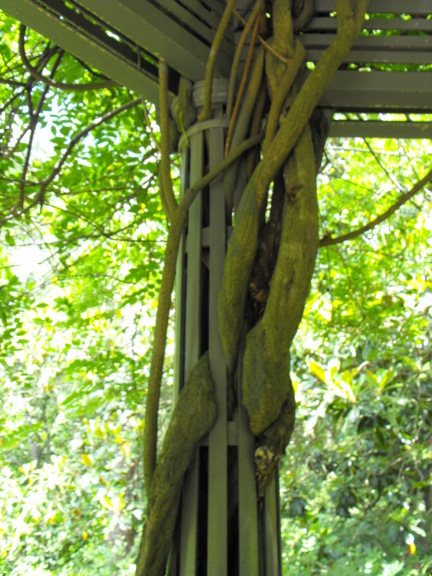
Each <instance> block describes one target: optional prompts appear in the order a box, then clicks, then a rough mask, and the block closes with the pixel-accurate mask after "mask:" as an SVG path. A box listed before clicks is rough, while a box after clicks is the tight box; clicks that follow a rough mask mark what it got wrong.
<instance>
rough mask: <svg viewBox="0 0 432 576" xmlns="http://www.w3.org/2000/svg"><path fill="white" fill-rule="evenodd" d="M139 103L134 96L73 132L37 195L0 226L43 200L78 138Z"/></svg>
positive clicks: (3, 220) (12, 212) (12, 213)
mask: <svg viewBox="0 0 432 576" xmlns="http://www.w3.org/2000/svg"><path fill="white" fill-rule="evenodd" d="M140 103H141V98H135V99H134V100H130V101H129V102H126V103H125V104H123V105H122V106H120V107H119V108H116V109H115V110H111V111H110V112H107V113H106V114H104V115H103V116H100V117H99V118H97V119H96V120H94V121H93V122H92V123H91V124H89V125H88V126H87V127H86V128H84V129H83V130H81V131H80V132H78V133H77V134H75V136H74V137H73V138H72V140H71V141H70V142H69V145H68V147H67V148H66V150H65V152H64V154H63V156H62V157H61V158H60V160H59V161H58V162H57V164H56V166H55V167H54V168H53V170H52V172H51V174H50V175H49V176H48V178H46V179H45V180H43V182H40V183H39V186H40V190H39V192H38V194H37V196H36V197H35V198H34V199H33V201H32V202H30V204H29V205H28V206H26V207H25V208H23V209H21V210H20V209H19V207H17V208H16V209H15V210H12V211H11V213H10V214H8V215H7V216H5V217H4V218H3V219H2V220H0V227H1V226H2V225H3V224H5V223H6V222H8V221H9V220H12V218H15V217H16V216H22V215H23V214H25V213H27V212H28V211H29V210H31V209H32V208H33V207H34V206H36V204H39V203H41V202H43V200H44V196H45V192H46V190H47V188H48V186H49V185H50V184H51V183H52V182H53V180H54V179H55V178H56V177H57V176H58V174H59V173H60V171H61V169H62V167H63V165H64V163H65V162H66V160H67V159H68V158H69V156H70V155H71V153H72V151H73V149H74V148H75V146H76V145H77V144H78V142H80V140H82V139H83V138H85V136H87V135H88V134H89V133H90V132H91V131H92V130H94V129H95V128H97V127H98V126H100V125H101V124H103V123H104V122H108V121H109V120H111V119H112V118H114V117H115V116H117V115H118V114H121V113H122V112H124V111H125V110H129V108H133V107H134V106H138V105H139V104H140ZM32 185H33V184H32Z"/></svg>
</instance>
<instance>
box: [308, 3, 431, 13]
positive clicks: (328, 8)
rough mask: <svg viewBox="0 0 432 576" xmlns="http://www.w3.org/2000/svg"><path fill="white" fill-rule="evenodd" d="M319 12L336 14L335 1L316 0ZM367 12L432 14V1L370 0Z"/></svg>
mask: <svg viewBox="0 0 432 576" xmlns="http://www.w3.org/2000/svg"><path fill="white" fill-rule="evenodd" d="M315 7H316V11H317V12H334V11H335V0H315ZM367 12H368V13H369V14H371V13H374V12H375V13H376V12H378V13H383V14H424V15H425V16H427V15H429V14H430V12H431V3H430V0H370V2H369V4H368V7H367Z"/></svg>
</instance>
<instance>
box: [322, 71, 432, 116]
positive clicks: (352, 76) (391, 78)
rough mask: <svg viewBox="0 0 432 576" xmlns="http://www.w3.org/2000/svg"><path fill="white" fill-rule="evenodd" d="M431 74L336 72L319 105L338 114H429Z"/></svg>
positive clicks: (431, 102) (430, 111)
mask: <svg viewBox="0 0 432 576" xmlns="http://www.w3.org/2000/svg"><path fill="white" fill-rule="evenodd" d="M431 95H432V72H377V71H372V72H357V71H355V70H351V71H345V70H341V71H339V72H336V74H335V76H334V78H333V79H332V80H331V82H330V83H329V85H328V86H327V88H326V91H325V93H324V95H323V97H322V98H321V100H320V102H319V105H320V106H322V107H324V108H333V109H334V110H340V111H363V112H368V111H370V112H379V111H388V112H398V111H400V112H422V113H432V97H431Z"/></svg>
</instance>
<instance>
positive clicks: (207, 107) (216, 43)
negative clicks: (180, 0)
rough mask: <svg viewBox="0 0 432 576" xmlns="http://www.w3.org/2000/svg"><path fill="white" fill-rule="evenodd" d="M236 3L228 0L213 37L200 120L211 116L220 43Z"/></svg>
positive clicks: (233, 0)
mask: <svg viewBox="0 0 432 576" xmlns="http://www.w3.org/2000/svg"><path fill="white" fill-rule="evenodd" d="M234 4H235V0H228V2H227V5H226V7H225V10H224V13H223V15H222V18H221V20H220V22H219V26H218V28H217V30H216V34H215V36H214V38H213V43H212V46H211V48H210V54H209V57H208V60H207V66H206V74H205V86H204V104H203V109H202V110H201V112H200V113H199V115H198V120H199V122H203V121H204V120H208V119H209V118H210V116H211V96H212V88H213V74H214V69H215V65H216V58H217V55H218V53H219V48H220V45H221V44H222V40H223V36H224V34H225V30H226V27H227V26H228V22H229V20H230V18H231V14H232V11H233V9H234Z"/></svg>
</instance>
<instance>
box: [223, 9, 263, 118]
mask: <svg viewBox="0 0 432 576" xmlns="http://www.w3.org/2000/svg"><path fill="white" fill-rule="evenodd" d="M263 7H264V4H263V0H256V4H255V7H254V9H253V11H252V14H251V15H250V17H249V20H248V21H247V23H246V24H245V26H244V28H243V32H242V35H241V37H240V40H239V42H238V44H237V47H236V51H235V54H234V60H233V63H232V66H231V73H230V80H229V89H228V98H227V107H226V115H227V118H230V116H231V112H232V108H233V104H234V91H235V85H236V78H237V70H238V66H239V63H240V57H241V54H242V52H243V46H244V44H245V42H246V38H247V37H248V34H249V32H250V30H251V28H252V26H253V25H254V22H255V20H256V19H257V18H259V15H260V12H261V11H262V9H263ZM257 32H258V30H257ZM255 38H256V33H254V35H253V40H252V41H251V44H253V43H254V42H255Z"/></svg>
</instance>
